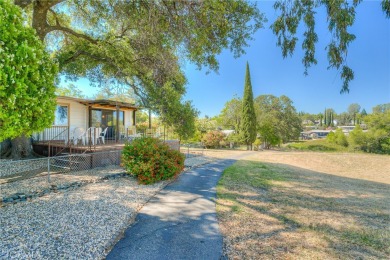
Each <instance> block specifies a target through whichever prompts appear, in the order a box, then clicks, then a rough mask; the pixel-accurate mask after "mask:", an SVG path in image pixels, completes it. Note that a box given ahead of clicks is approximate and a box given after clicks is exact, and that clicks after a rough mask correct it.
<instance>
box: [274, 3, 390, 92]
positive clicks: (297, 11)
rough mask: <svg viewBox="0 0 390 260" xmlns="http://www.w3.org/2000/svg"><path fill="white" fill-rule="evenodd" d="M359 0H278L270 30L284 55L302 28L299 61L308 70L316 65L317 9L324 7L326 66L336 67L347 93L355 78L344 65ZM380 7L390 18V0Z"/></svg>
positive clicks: (292, 50) (294, 42)
mask: <svg viewBox="0 0 390 260" xmlns="http://www.w3.org/2000/svg"><path fill="white" fill-rule="evenodd" d="M360 2H361V0H354V1H348V0H332V1H329V0H328V1H324V0H314V1H307V0H297V1H283V0H279V1H277V2H276V3H275V4H274V8H275V9H276V10H277V11H279V16H278V18H277V19H276V20H275V21H274V22H273V24H272V26H271V29H272V31H273V32H274V34H275V35H276V36H277V38H278V40H277V45H278V46H280V47H281V49H282V54H283V57H284V58H286V57H287V56H289V55H290V56H291V55H292V54H293V53H294V51H295V48H296V45H297V42H298V40H299V39H298V36H297V32H298V27H299V26H300V25H303V26H304V27H305V29H304V33H303V41H302V46H301V47H302V50H303V51H304V56H303V58H302V63H303V65H304V67H305V72H304V74H305V75H307V74H308V72H307V71H308V69H309V68H310V67H311V66H312V65H316V64H317V59H316V57H315V53H316V43H317V42H318V35H317V32H316V30H315V25H316V19H315V16H316V14H317V10H318V9H319V8H320V7H324V8H325V9H326V12H327V23H328V29H329V32H330V41H329V44H328V45H327V47H326V49H327V56H328V61H329V67H328V68H334V69H337V70H338V71H339V73H340V77H341V80H342V81H343V84H342V87H341V91H340V92H341V93H344V92H349V83H350V81H351V80H353V79H354V72H353V70H352V69H351V68H350V67H349V66H348V64H347V56H348V47H349V44H350V43H351V42H352V41H353V40H355V38H356V36H355V35H354V34H353V33H351V32H350V28H351V26H352V25H353V23H354V22H355V15H356V8H357V6H358V5H359V3H360ZM382 10H383V12H384V13H385V14H386V17H387V18H390V1H389V0H382Z"/></svg>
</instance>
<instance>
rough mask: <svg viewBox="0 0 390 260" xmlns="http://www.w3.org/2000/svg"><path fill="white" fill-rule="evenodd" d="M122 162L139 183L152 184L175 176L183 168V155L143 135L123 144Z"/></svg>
mask: <svg viewBox="0 0 390 260" xmlns="http://www.w3.org/2000/svg"><path fill="white" fill-rule="evenodd" d="M122 163H123V165H124V167H125V169H126V171H127V173H129V174H131V175H134V176H136V177H137V179H138V181H139V183H142V184H152V183H155V182H158V181H162V180H167V179H170V178H173V177H176V176H177V175H178V174H179V173H180V172H181V171H182V170H183V169H184V155H182V154H181V153H180V152H179V151H175V150H171V149H170V148H169V146H168V145H167V144H165V143H163V142H162V141H160V140H158V139H155V138H151V137H145V138H139V139H135V140H133V141H132V142H131V143H127V144H126V145H125V147H124V149H123V152H122Z"/></svg>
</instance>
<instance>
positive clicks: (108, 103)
mask: <svg viewBox="0 0 390 260" xmlns="http://www.w3.org/2000/svg"><path fill="white" fill-rule="evenodd" d="M57 98H60V99H67V100H72V101H76V102H78V103H80V104H83V105H85V106H92V107H94V108H116V107H117V106H118V108H119V109H131V110H138V109H139V107H137V106H135V105H134V104H130V103H127V102H122V101H115V100H109V99H98V100H92V99H84V98H74V97H66V96H58V97H57Z"/></svg>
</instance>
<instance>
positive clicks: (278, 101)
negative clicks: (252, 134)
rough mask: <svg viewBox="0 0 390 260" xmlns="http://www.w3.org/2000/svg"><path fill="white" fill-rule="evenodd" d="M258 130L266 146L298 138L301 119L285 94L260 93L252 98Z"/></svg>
mask: <svg viewBox="0 0 390 260" xmlns="http://www.w3.org/2000/svg"><path fill="white" fill-rule="evenodd" d="M254 104H255V110H256V119H257V127H258V132H259V134H260V138H261V139H262V141H263V142H264V143H265V144H266V146H268V147H270V146H274V145H278V144H280V143H282V142H283V143H285V142H288V141H290V140H294V139H298V137H299V134H300V132H301V130H302V127H301V119H300V117H299V115H298V113H297V112H296V109H295V107H294V106H293V102H292V101H291V99H289V98H288V97H286V96H280V97H279V98H278V97H275V96H273V95H260V96H258V97H257V98H255V100H254Z"/></svg>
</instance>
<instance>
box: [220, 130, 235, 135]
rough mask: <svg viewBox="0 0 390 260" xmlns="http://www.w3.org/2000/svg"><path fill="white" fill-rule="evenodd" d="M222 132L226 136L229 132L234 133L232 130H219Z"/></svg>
mask: <svg viewBox="0 0 390 260" xmlns="http://www.w3.org/2000/svg"><path fill="white" fill-rule="evenodd" d="M221 132H222V133H224V134H225V135H226V136H229V135H231V134H234V132H235V131H234V130H221Z"/></svg>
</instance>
